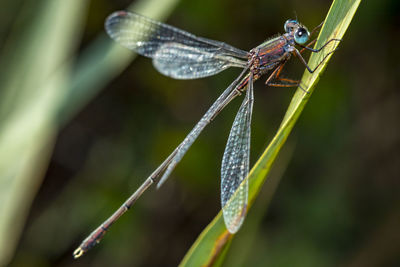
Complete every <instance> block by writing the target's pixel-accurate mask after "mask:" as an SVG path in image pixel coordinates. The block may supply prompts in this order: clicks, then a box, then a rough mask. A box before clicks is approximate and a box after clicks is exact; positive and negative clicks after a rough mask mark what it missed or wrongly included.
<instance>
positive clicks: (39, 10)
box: [0, 0, 177, 266]
mask: <svg viewBox="0 0 400 267" xmlns="http://www.w3.org/2000/svg"><path fill="white" fill-rule="evenodd" d="M176 3H177V0H168V1H165V0H153V1H145V0H143V1H139V2H137V3H136V4H135V5H134V6H132V7H131V9H133V10H136V11H137V12H139V13H142V14H144V15H147V16H150V17H153V18H156V19H159V20H162V19H164V18H165V17H166V16H167V15H168V14H169V13H170V12H171V11H172V9H173V8H174V7H175V5H176ZM2 5H3V4H2ZM4 5H5V4H4ZM87 7H88V1H82V0H69V1H61V0H56V1H54V0H43V1H32V0H26V1H24V3H23V5H22V8H21V9H20V10H18V12H17V11H15V13H17V14H13V15H15V17H17V19H16V21H15V22H13V25H12V28H11V31H10V32H9V36H8V38H7V40H6V42H5V43H4V45H3V44H2V47H3V50H2V51H1V58H2V60H1V62H2V64H1V66H0V68H1V69H0V70H1V71H0V88H1V92H0V121H1V124H0V203H1V204H0V214H1V216H0V252H1V253H0V265H2V266H3V265H5V264H7V262H9V260H10V258H11V257H12V255H13V252H14V250H15V247H16V244H17V242H18V239H19V236H20V233H21V230H22V228H23V226H24V222H25V219H26V216H27V214H28V211H29V207H30V205H31V202H32V200H33V198H34V196H35V194H36V192H37V190H38V188H39V187H40V184H41V181H42V179H43V175H44V174H45V172H46V169H47V166H48V163H49V157H50V155H51V153H52V149H53V145H54V141H55V137H56V135H57V133H58V130H59V127H60V126H62V125H63V124H65V123H66V122H67V121H68V120H69V119H70V118H71V117H72V116H73V115H75V114H76V113H77V112H78V111H79V110H80V109H81V108H83V107H84V106H85V105H86V104H87V103H88V101H90V99H92V98H93V97H94V96H95V95H96V94H97V93H98V92H99V91H100V90H101V89H102V88H104V86H105V85H106V84H107V83H108V82H109V81H110V80H111V79H112V78H113V77H115V76H116V75H118V74H119V73H120V72H121V71H122V70H123V69H124V68H125V67H126V66H127V65H128V64H129V63H130V62H131V60H132V59H133V57H134V56H133V55H132V53H131V52H130V51H128V50H126V49H123V48H120V47H118V45H116V44H112V43H111V41H109V40H108V39H107V38H106V36H105V34H101V36H100V37H99V38H97V39H96V40H95V41H93V43H92V44H90V45H89V46H88V48H87V49H86V50H85V51H84V52H83V53H82V55H80V56H78V57H75V53H76V49H77V45H78V44H79V42H80V37H81V33H82V30H83V28H84V26H85V25H84V18H85V17H86V11H87ZM26 20H29V21H30V22H31V23H26ZM25 25H29V26H28V27H26V26H25Z"/></svg>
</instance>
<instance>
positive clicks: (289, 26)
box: [284, 19, 299, 32]
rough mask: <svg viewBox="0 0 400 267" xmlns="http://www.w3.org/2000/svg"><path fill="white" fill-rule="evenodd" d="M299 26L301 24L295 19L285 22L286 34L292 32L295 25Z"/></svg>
mask: <svg viewBox="0 0 400 267" xmlns="http://www.w3.org/2000/svg"><path fill="white" fill-rule="evenodd" d="M297 24H299V22H298V21H297V20H295V19H288V20H287V21H286V22H285V26H284V28H285V32H291V31H292V29H293V27H294V26H295V25H297Z"/></svg>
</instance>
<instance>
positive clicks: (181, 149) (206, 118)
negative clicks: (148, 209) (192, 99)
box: [157, 68, 247, 188]
mask: <svg viewBox="0 0 400 267" xmlns="http://www.w3.org/2000/svg"><path fill="white" fill-rule="evenodd" d="M246 71H247V68H246V69H244V70H243V71H242V73H241V74H240V75H239V76H238V77H237V78H236V79H235V80H234V81H233V82H232V83H231V85H230V86H229V87H228V88H227V89H225V91H224V92H223V93H222V94H221V95H220V96H219V97H218V99H217V100H216V101H215V102H214V104H212V106H211V107H210V108H209V109H208V110H207V112H206V113H205V114H204V115H203V117H202V118H201V119H200V121H199V122H198V123H197V124H196V126H195V127H194V128H193V129H192V130H191V131H190V133H189V134H188V135H187V136H186V137H185V139H184V140H183V141H182V143H181V144H180V145H179V146H178V148H177V150H176V154H175V156H174V157H173V158H172V159H171V161H170V163H169V164H168V166H167V167H166V170H165V172H164V174H163V176H162V177H161V179H160V181H159V182H158V185H157V188H159V187H160V186H161V185H162V184H163V183H164V182H165V181H166V180H167V179H168V177H169V175H170V174H171V172H172V171H173V170H174V169H175V167H176V165H177V164H178V163H179V162H180V161H181V159H182V158H183V156H184V155H185V154H186V152H187V151H188V149H189V148H190V146H191V145H192V144H193V142H194V141H195V140H196V139H197V137H198V136H199V135H200V133H201V132H202V131H203V129H204V128H205V127H206V126H207V125H208V124H209V123H210V122H211V120H212V119H213V118H214V117H215V116H216V115H217V114H218V113H219V112H220V111H221V110H222V109H223V108H224V107H225V106H226V105H227V104H228V103H229V102H230V101H231V100H232V99H233V98H234V97H235V96H236V95H234V94H232V92H233V91H234V90H235V89H238V85H237V84H238V82H239V81H240V79H241V78H242V76H243V74H244V73H245V72H246Z"/></svg>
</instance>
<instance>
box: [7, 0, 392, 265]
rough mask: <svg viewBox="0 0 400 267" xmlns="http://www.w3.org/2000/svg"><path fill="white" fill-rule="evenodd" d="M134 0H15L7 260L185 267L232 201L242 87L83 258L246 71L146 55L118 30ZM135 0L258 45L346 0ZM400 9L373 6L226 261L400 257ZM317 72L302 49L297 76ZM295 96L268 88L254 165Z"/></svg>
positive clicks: (363, 10)
mask: <svg viewBox="0 0 400 267" xmlns="http://www.w3.org/2000/svg"><path fill="white" fill-rule="evenodd" d="M130 4H131V1H127V0H118V1H106V0H96V1H83V0H79V1H78V0H70V1H65V0H64V1H60V0H40V1H33V0H17V1H16V0H12V1H11V0H3V1H2V2H1V3H0V22H1V23H0V214H1V218H0V255H1V256H0V265H10V266H70V265H71V266H72V265H74V266H110V265H113V266H176V265H177V264H178V263H179V262H180V261H181V259H182V258H183V256H184V255H185V253H186V252H187V250H188V249H189V248H190V246H191V244H192V243H193V242H194V240H195V239H196V238H197V236H198V235H199V233H200V232H201V231H202V230H203V228H204V227H205V226H206V225H207V224H208V223H209V222H210V220H211V219H212V218H213V217H214V216H215V215H216V213H217V212H218V211H219V209H220V204H219V203H220V200H219V177H220V174H219V171H220V170H219V168H220V164H221V159H222V154H223V151H224V145H225V143H226V139H227V137H228V134H229V129H230V127H231V124H232V122H233V119H234V116H235V113H236V111H237V109H238V106H239V105H240V102H241V101H240V100H236V101H234V102H233V103H232V104H231V105H230V106H228V107H227V108H226V110H225V111H224V112H222V113H221V114H220V115H219V116H218V118H217V119H216V120H215V121H214V122H213V123H212V124H211V125H210V126H209V127H208V128H207V129H206V130H205V131H204V132H203V134H202V135H201V136H200V138H199V139H198V140H197V141H196V142H195V144H194V145H193V147H192V148H191V149H190V150H189V152H188V154H187V155H186V156H185V158H184V159H183V160H182V162H181V163H180V164H179V165H178V167H177V168H176V170H175V171H174V172H173V174H172V176H171V177H170V179H169V181H168V182H167V183H166V184H165V185H164V186H163V187H162V188H161V189H160V190H155V189H154V188H152V189H151V190H149V192H146V194H145V195H144V196H143V197H142V198H141V199H140V200H139V201H138V202H137V204H136V205H135V206H134V208H133V209H132V211H130V212H129V213H127V214H126V215H125V216H124V217H123V218H121V219H120V221H118V223H117V224H115V225H114V226H113V227H112V228H111V230H110V232H109V233H108V234H107V235H106V237H105V238H104V240H103V241H102V242H101V244H100V245H98V246H97V247H96V248H94V249H93V250H92V251H90V252H89V253H88V254H87V255H85V256H84V257H82V258H80V259H79V260H73V258H72V252H73V250H74V249H75V248H76V247H77V246H78V245H79V244H80V242H81V241H82V239H83V238H85V236H86V235H87V234H89V233H90V232H91V231H92V230H93V229H94V228H95V227H97V225H98V224H99V223H101V222H102V221H103V220H104V219H105V218H107V217H108V216H109V215H110V214H111V212H112V211H114V209H116V208H117V207H118V206H119V205H120V204H121V203H122V202H123V201H124V200H125V199H126V198H127V197H128V196H129V195H130V194H131V193H132V192H133V191H134V190H135V189H136V188H137V186H139V185H140V184H141V183H142V182H143V181H144V179H145V178H146V177H147V176H148V175H149V174H150V173H151V172H152V171H153V169H155V168H156V167H157V166H158V164H160V163H161V162H162V161H163V159H164V158H165V157H166V156H167V155H168V154H169V153H170V152H171V151H172V150H173V149H174V148H175V146H176V145H178V144H179V142H180V141H181V140H182V139H183V138H184V137H185V136H186V134H187V133H188V132H189V131H190V129H191V128H192V126H193V125H194V124H195V123H196V122H197V120H198V119H199V118H200V117H201V116H202V114H203V113H204V112H205V111H206V109H207V108H208V107H209V106H210V105H211V103H212V102H213V100H214V99H216V98H217V96H218V95H219V93H221V92H222V91H223V90H224V89H225V88H226V87H227V85H228V84H229V83H230V82H231V81H232V80H233V79H234V78H235V77H236V75H238V73H239V70H237V69H232V70H227V71H225V72H224V73H222V74H219V75H216V76H214V77H210V78H204V79H199V80H190V81H178V80H172V79H170V78H167V77H164V76H162V75H161V74H159V73H157V71H156V70H155V69H154V68H153V67H152V64H151V60H149V59H146V58H142V57H138V58H137V59H135V60H134V62H133V63H132V64H130V60H131V59H132V58H133V54H132V53H130V52H129V51H127V50H126V49H123V48H121V47H119V46H118V45H116V44H114V43H113V42H112V41H111V40H110V39H109V38H108V37H107V36H106V35H105V32H104V28H103V23H104V19H105V18H106V16H107V15H109V14H110V13H112V12H113V11H115V10H120V9H126V8H127V7H128V6H129V5H130ZM134 4H135V10H139V11H142V13H144V14H146V15H148V16H152V17H154V18H157V19H160V20H166V21H167V22H168V23H169V24H172V25H174V26H177V27H179V28H182V29H185V30H187V31H189V32H192V33H194V34H196V35H199V36H204V37H207V38H212V39H216V40H221V41H225V42H227V43H229V44H231V45H233V46H236V47H238V48H241V49H244V50H250V49H251V48H253V47H255V46H257V45H258V44H259V43H261V42H262V41H264V40H265V39H266V38H268V37H270V36H272V35H274V34H276V33H279V32H280V33H282V32H283V24H284V22H285V21H286V20H287V19H288V18H293V17H294V16H295V13H296V14H297V16H298V19H299V20H300V21H301V22H302V23H303V24H305V25H307V26H308V27H309V29H312V28H313V26H316V25H318V24H319V23H320V22H321V21H322V20H323V18H324V17H325V15H326V13H327V11H328V9H329V6H330V4H331V2H330V1H320V0H306V1H305V0H303V1H295V0H292V1H290V0H279V1H277V0H268V1H255V0H248V1H239V0H229V1H228V0H221V1H215V0H203V1H197V0H192V1H188V0H186V1H185V0H183V1H141V2H140V1H137V2H134ZM399 11H400V4H399V2H398V1H395V0H388V1H365V2H362V3H361V5H360V8H359V10H358V12H357V13H356V15H355V17H354V19H353V22H352V24H351V25H350V27H349V29H348V31H347V33H346V34H345V37H344V40H343V42H342V43H341V45H340V50H339V51H338V52H337V53H335V55H334V56H333V58H332V61H331V62H330V63H329V65H328V68H327V70H326V71H325V73H324V75H323V76H322V77H321V80H320V82H319V84H318V85H317V88H316V90H315V92H314V93H313V95H312V97H311V99H310V102H309V104H308V106H307V108H306V109H305V111H304V113H303V115H302V117H301V118H300V120H299V122H298V123H297V125H296V127H295V130H294V132H293V133H292V135H291V137H290V138H289V140H288V142H287V144H286V147H285V149H284V150H283V151H282V153H281V155H280V157H279V158H278V160H277V161H276V163H275V167H274V171H273V172H272V173H271V176H270V179H269V180H267V183H266V184H265V186H264V189H265V192H264V193H265V194H264V195H262V196H261V198H260V199H259V200H257V201H256V203H255V208H254V209H252V210H251V211H250V213H249V215H248V218H247V220H246V221H245V224H244V226H243V229H242V230H241V231H240V232H239V234H238V235H237V237H236V238H235V239H234V240H233V243H232V246H231V249H230V251H229V252H228V254H227V258H226V262H225V266H338V265H340V266H399V265H400V253H399V252H400V228H399V225H400V194H399V189H400V179H399V178H400V152H399V149H400V123H399V117H400V116H399V115H400V93H399V91H398V90H397V89H398V88H399V86H398V84H396V80H398V79H397V77H398V73H399V71H400V67H399V66H400V65H399V59H400V57H399V53H398V48H397V47H398V44H399V41H400V30H399V26H400V23H399V21H400V18H399ZM302 71H304V67H303V66H302V65H301V63H300V62H298V60H296V59H295V58H294V59H293V60H291V63H290V64H289V66H288V67H287V68H286V69H285V73H284V74H285V76H287V77H291V78H298V77H300V76H301V74H302ZM293 93H294V90H292V89H286V88H285V89H280V88H266V87H265V85H264V84H263V82H262V81H259V82H257V83H256V84H255V105H254V114H253V122H252V151H251V153H252V156H251V162H252V164H253V163H254V162H255V161H256V159H257V158H258V156H260V154H261V152H262V151H263V150H264V149H265V147H266V145H267V144H268V143H269V141H270V139H271V137H272V136H273V134H274V131H276V129H277V128H278V126H279V123H280V121H281V119H282V117H283V115H284V113H285V110H286V108H287V106H288V104H289V101H290V99H291V97H292V95H293ZM279 180H281V181H280V183H279V186H278V187H277V188H276V191H275V190H274V189H275V187H276V186H277V185H276V184H277V181H279ZM272 195H273V198H272V201H271V202H270V205H269V207H268V212H267V204H268V201H269V200H268V198H269V197H271V196H272ZM263 198H264V199H263ZM258 202H260V203H258ZM265 203H267V204H265Z"/></svg>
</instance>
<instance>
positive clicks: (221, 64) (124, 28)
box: [105, 11, 247, 79]
mask: <svg viewBox="0 0 400 267" xmlns="http://www.w3.org/2000/svg"><path fill="white" fill-rule="evenodd" d="M105 28H106V31H107V33H108V34H109V35H110V37H111V38H112V39H114V40H116V41H117V42H118V43H120V44H121V45H123V46H125V47H127V48H129V49H131V50H133V51H135V52H137V53H139V54H140V55H143V56H146V57H150V58H153V63H154V65H155V67H156V68H157V70H159V71H160V72H161V73H163V74H165V75H168V76H171V77H173V78H178V79H191V78H199V77H205V76H209V75H213V74H216V73H218V72H220V71H221V70H223V69H225V68H227V67H243V68H244V67H246V63H247V52H246V51H243V50H240V49H237V48H235V47H233V46H230V45H228V44H226V43H223V42H219V41H214V40H210V39H206V38H202V37H198V36H195V35H193V34H191V33H188V32H185V31H183V30H180V29H178V28H175V27H172V26H170V25H167V24H164V23H161V22H158V21H154V20H152V19H149V18H147V17H144V16H141V15H139V14H135V13H130V12H126V11H118V12H115V13H113V14H111V15H110V16H109V17H108V18H107V19H106V22H105ZM244 59H246V60H244ZM171 63H173V64H171Z"/></svg>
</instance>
